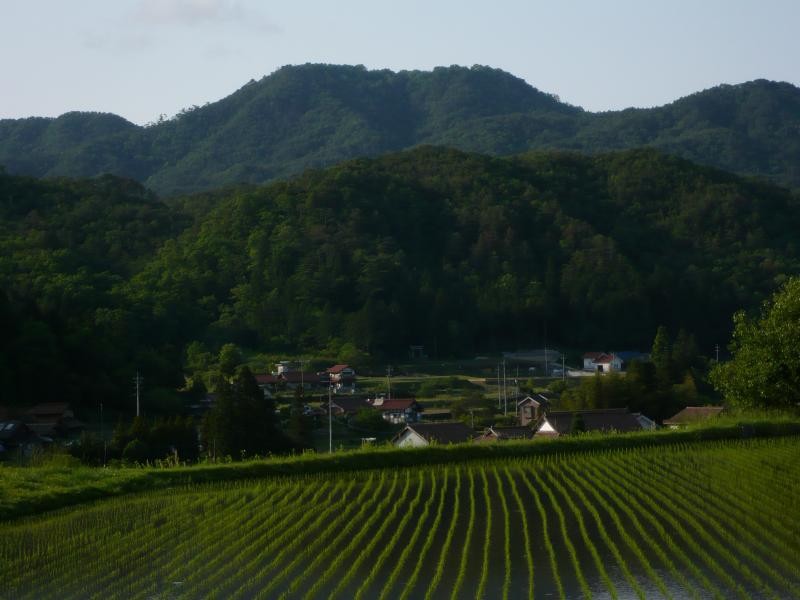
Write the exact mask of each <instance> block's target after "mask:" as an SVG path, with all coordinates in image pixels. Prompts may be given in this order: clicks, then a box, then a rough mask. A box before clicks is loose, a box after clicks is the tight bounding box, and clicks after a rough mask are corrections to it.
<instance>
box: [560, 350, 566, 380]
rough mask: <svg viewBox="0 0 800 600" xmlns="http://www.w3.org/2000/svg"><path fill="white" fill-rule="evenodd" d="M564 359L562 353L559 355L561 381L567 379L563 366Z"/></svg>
mask: <svg viewBox="0 0 800 600" xmlns="http://www.w3.org/2000/svg"><path fill="white" fill-rule="evenodd" d="M564 361H565V359H564V355H563V354H562V355H561V381H566V380H567V369H566V367H565V366H564Z"/></svg>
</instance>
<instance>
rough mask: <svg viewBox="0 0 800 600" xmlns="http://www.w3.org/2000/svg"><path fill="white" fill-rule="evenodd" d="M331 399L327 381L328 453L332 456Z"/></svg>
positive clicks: (329, 386)
mask: <svg viewBox="0 0 800 600" xmlns="http://www.w3.org/2000/svg"><path fill="white" fill-rule="evenodd" d="M332 405H333V399H332V398H331V382H330V381H328V452H329V453H330V454H333V406H332Z"/></svg>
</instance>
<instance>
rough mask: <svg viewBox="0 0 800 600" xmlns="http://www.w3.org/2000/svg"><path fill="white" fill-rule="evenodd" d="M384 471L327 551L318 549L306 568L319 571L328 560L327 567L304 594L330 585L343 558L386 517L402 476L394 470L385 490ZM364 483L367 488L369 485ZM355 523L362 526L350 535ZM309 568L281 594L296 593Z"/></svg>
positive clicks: (311, 595) (307, 594) (350, 553)
mask: <svg viewBox="0 0 800 600" xmlns="http://www.w3.org/2000/svg"><path fill="white" fill-rule="evenodd" d="M385 474H386V471H383V472H382V473H381V479H380V483H379V484H378V487H377V488H376V489H375V491H374V493H372V489H371V488H370V492H371V493H372V500H371V501H367V502H363V503H361V507H360V509H359V511H358V513H356V515H355V516H353V517H348V518H347V519H346V521H347V525H345V526H344V528H342V529H340V530H339V531H338V533H337V535H336V537H335V538H330V539H326V540H325V542H326V543H327V544H328V546H327V548H326V549H325V550H324V551H322V552H319V553H317V556H316V557H315V559H314V560H313V561H312V562H311V563H310V564H309V565H308V566H307V567H306V569H305V570H306V571H307V572H310V573H316V572H317V565H322V564H327V568H326V569H325V570H324V571H323V572H322V573H321V574H319V575H318V576H315V577H314V584H313V585H311V586H310V587H309V589H308V590H307V592H306V593H305V595H304V596H303V598H313V597H315V595H316V594H317V593H318V592H319V590H320V589H321V588H322V586H324V585H327V583H328V582H329V581H330V580H331V579H332V578H333V577H335V576H336V574H337V573H338V571H339V569H340V568H341V565H342V563H343V562H344V560H345V559H347V558H349V557H350V556H351V555H352V554H353V553H354V552H356V553H357V552H359V547H360V544H361V541H362V540H363V539H364V538H365V537H366V536H367V534H368V533H369V532H370V530H371V528H372V526H373V525H374V524H375V522H376V521H377V520H378V519H380V518H382V517H384V515H385V510H386V506H387V505H388V503H389V502H390V501H393V500H394V498H395V491H396V490H397V482H398V479H399V475H398V473H397V472H396V471H395V473H394V475H393V476H392V484H391V486H390V487H389V490H388V491H387V492H385V493H384V492H383V487H384V485H385V479H386V475H385ZM364 487H365V488H366V487H367V486H364ZM366 515H369V517H368V518H367V519H366V520H364V517H365V516H366ZM356 527H359V528H360V529H359V531H358V533H356V535H355V536H353V537H351V533H352V532H353V530H354V529H355V528H356ZM340 540H347V541H348V543H347V545H346V546H345V547H341V545H340V544H339V541H340ZM333 553H336V556H335V557H333V558H332V560H329V558H330V555H331V554H333ZM286 570H287V571H288V570H289V569H288V568H287V569H286ZM307 572H301V573H300V574H299V575H298V576H297V577H296V578H295V579H294V581H292V582H291V583H290V584H289V586H288V588H287V589H286V591H284V592H283V594H281V596H280V597H281V598H285V597H287V596H288V595H290V594H294V593H295V591H296V590H297V588H298V587H299V586H300V585H301V584H302V583H303V581H305V580H306V579H307V577H308V573H307Z"/></svg>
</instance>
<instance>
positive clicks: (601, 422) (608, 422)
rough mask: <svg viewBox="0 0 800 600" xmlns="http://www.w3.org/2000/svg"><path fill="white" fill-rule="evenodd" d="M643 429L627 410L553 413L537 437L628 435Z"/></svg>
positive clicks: (539, 428)
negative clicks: (602, 434) (574, 434)
mask: <svg viewBox="0 0 800 600" xmlns="http://www.w3.org/2000/svg"><path fill="white" fill-rule="evenodd" d="M642 429H643V427H642V422H641V421H640V419H639V417H638V415H636V414H633V413H630V412H628V409H627V408H606V409H600V410H575V411H551V412H549V413H547V414H546V415H545V416H544V418H543V419H542V420H541V422H540V423H539V425H538V426H537V428H536V433H535V436H536V437H558V436H562V435H569V434H571V433H581V432H587V431H604V432H609V433H610V432H616V433H627V432H630V431H641V430H642Z"/></svg>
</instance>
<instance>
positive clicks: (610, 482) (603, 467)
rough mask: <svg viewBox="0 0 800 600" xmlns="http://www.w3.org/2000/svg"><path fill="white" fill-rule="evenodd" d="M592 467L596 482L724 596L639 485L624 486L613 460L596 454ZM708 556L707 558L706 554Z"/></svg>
mask: <svg viewBox="0 0 800 600" xmlns="http://www.w3.org/2000/svg"><path fill="white" fill-rule="evenodd" d="M591 460H592V468H593V469H594V473H591V471H590V470H587V471H589V475H588V476H589V479H590V480H592V481H594V482H595V483H596V484H597V485H605V490H606V491H608V492H609V493H610V494H616V495H617V498H619V500H618V501H617V504H618V505H619V506H620V507H624V508H627V509H628V511H629V512H630V513H631V514H633V516H634V517H636V516H637V515H636V513H637V512H638V516H640V517H641V518H642V519H643V520H644V521H646V522H647V524H648V525H649V526H650V527H651V528H652V530H653V531H655V533H656V534H657V535H658V537H659V538H660V540H661V541H662V542H663V543H664V544H666V547H667V548H668V549H669V551H670V556H672V557H674V558H676V559H677V560H678V561H680V563H681V564H682V565H683V567H684V568H685V569H686V571H688V572H690V573H691V574H692V575H693V576H694V577H695V578H696V580H697V581H698V582H700V583H701V584H702V587H703V589H705V590H706V591H708V592H709V593H711V594H712V595H713V596H714V597H715V598H718V599H719V598H724V596H723V594H722V592H721V591H720V589H719V588H718V587H717V586H716V585H715V584H714V583H713V582H712V581H711V580H710V579H709V578H708V577H707V576H706V574H705V573H704V572H703V571H701V570H700V569H699V568H698V567H697V561H696V560H693V559H692V558H691V557H690V556H689V555H688V554H687V553H686V552H685V551H684V548H683V547H682V546H679V545H678V544H677V543H676V542H675V539H674V537H673V536H672V535H670V534H669V533H667V530H666V529H665V527H664V525H663V522H662V520H661V519H660V518H659V517H660V515H659V513H658V511H657V510H656V508H657V507H656V508H654V505H653V503H652V501H651V500H650V498H649V497H647V496H646V495H644V496H642V492H640V490H639V488H638V487H636V488H634V489H633V491H632V490H631V489H630V488H627V487H625V486H622V485H620V482H619V479H618V478H617V476H616V474H614V472H613V471H612V470H609V469H608V468H607V467H608V465H609V464H610V461H609V462H604V461H601V460H600V459H598V458H596V457H592V459H591ZM652 548H653V549H654V551H656V550H655V549H656V548H658V549H659V550H660V545H659V544H658V543H656V544H655V545H654V546H652ZM662 555H663V557H664V558H662V560H664V559H666V560H667V561H669V562H668V563H667V564H668V565H672V566H673V568H672V569H671V572H672V574H673V575H674V576H675V577H676V579H677V580H678V581H680V582H681V584H682V589H684V590H689V591H690V593H692V592H691V591H692V590H694V589H695V586H693V585H691V584H690V583H689V581H688V579H687V577H686V576H685V575H684V572H683V571H682V570H679V569H677V568H675V567H674V563H672V560H671V559H670V557H669V556H667V555H666V554H665V553H663V551H662ZM704 558H705V557H704ZM694 595H695V597H698V598H699V595H698V594H697V592H694Z"/></svg>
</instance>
